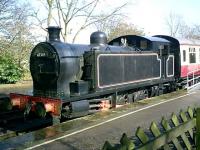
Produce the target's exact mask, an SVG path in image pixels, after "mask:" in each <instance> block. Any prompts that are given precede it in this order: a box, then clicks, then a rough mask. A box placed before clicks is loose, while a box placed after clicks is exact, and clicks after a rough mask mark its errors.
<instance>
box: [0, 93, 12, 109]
mask: <svg viewBox="0 0 200 150" xmlns="http://www.w3.org/2000/svg"><path fill="white" fill-rule="evenodd" d="M0 110H1V111H9V110H12V103H11V100H10V98H9V97H8V96H7V95H4V94H2V95H0Z"/></svg>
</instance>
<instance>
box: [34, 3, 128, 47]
mask: <svg viewBox="0 0 200 150" xmlns="http://www.w3.org/2000/svg"><path fill="white" fill-rule="evenodd" d="M39 1H41V2H42V3H43V5H44V6H45V8H46V10H47V11H48V16H47V18H45V19H41V18H39V16H38V13H35V17H36V18H37V20H38V22H39V24H40V26H41V27H42V29H44V30H45V28H46V27H44V25H45V24H46V23H45V22H50V20H51V21H54V22H55V23H56V24H57V25H59V26H60V27H61V28H62V32H61V36H62V38H63V40H64V41H65V42H67V41H69V34H71V36H72V42H73V43H74V42H75V40H76V38H77V36H78V35H79V34H80V32H82V31H83V30H84V29H86V28H88V27H89V26H91V25H94V24H95V23H97V22H104V21H107V20H110V19H112V18H113V17H116V16H120V15H121V10H122V9H123V8H124V7H125V6H126V5H127V3H124V4H122V5H120V6H118V7H115V8H113V9H112V8H110V9H109V11H108V9H107V10H106V12H103V11H101V10H99V5H100V4H101V3H103V0H46V2H45V3H44V1H42V0H39ZM51 15H52V17H51ZM49 24H50V23H47V25H49Z"/></svg>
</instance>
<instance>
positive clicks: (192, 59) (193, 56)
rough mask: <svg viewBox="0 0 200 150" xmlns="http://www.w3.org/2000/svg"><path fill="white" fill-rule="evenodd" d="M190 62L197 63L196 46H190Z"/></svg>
mask: <svg viewBox="0 0 200 150" xmlns="http://www.w3.org/2000/svg"><path fill="white" fill-rule="evenodd" d="M189 58H190V63H196V51H195V48H189Z"/></svg>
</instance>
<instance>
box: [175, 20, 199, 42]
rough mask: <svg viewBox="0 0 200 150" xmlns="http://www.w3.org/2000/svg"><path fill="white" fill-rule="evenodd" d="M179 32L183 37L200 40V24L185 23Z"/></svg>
mask: <svg viewBox="0 0 200 150" xmlns="http://www.w3.org/2000/svg"><path fill="white" fill-rule="evenodd" d="M179 34H180V37H182V38H186V39H198V40H200V25H193V26H188V25H187V24H183V25H182V26H181V28H180V29H179Z"/></svg>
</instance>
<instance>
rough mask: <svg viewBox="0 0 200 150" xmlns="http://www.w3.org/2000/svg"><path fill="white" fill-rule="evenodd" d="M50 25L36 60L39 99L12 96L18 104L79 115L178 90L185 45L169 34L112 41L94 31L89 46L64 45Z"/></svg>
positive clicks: (60, 114) (32, 61)
mask: <svg viewBox="0 0 200 150" xmlns="http://www.w3.org/2000/svg"><path fill="white" fill-rule="evenodd" d="M60 30H61V29H60V28H58V27H49V28H48V33H49V41H47V42H42V43H39V44H37V45H36V46H35V47H34V48H33V50H32V53H31V56H30V71H31V75H32V78H33V95H32V96H30V95H22V94H16V93H11V94H10V98H11V101H12V104H14V105H16V106H17V107H19V108H20V109H22V110H26V112H28V113H29V112H31V111H35V112H37V114H39V115H40V116H43V117H44V116H45V115H46V114H47V113H48V114H51V115H53V116H57V117H58V118H62V117H65V118H71V117H79V116H83V115H86V114H88V113H89V112H90V111H91V110H98V109H102V108H103V107H109V108H110V107H115V106H116V104H119V103H127V102H129V103H131V102H133V101H136V100H140V99H143V98H145V97H151V96H155V95H159V94H162V93H163V92H166V91H173V90H174V89H175V88H176V83H177V80H178V79H179V77H180V60H179V53H180V51H179V42H178V41H177V40H176V39H174V38H172V37H168V36H155V37H143V36H136V35H127V36H121V37H118V38H116V39H113V40H112V41H110V42H109V43H107V37H106V35H105V33H103V32H100V31H98V32H94V33H92V35H91V36H90V44H89V45H79V44H68V43H63V42H61V41H60Z"/></svg>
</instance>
